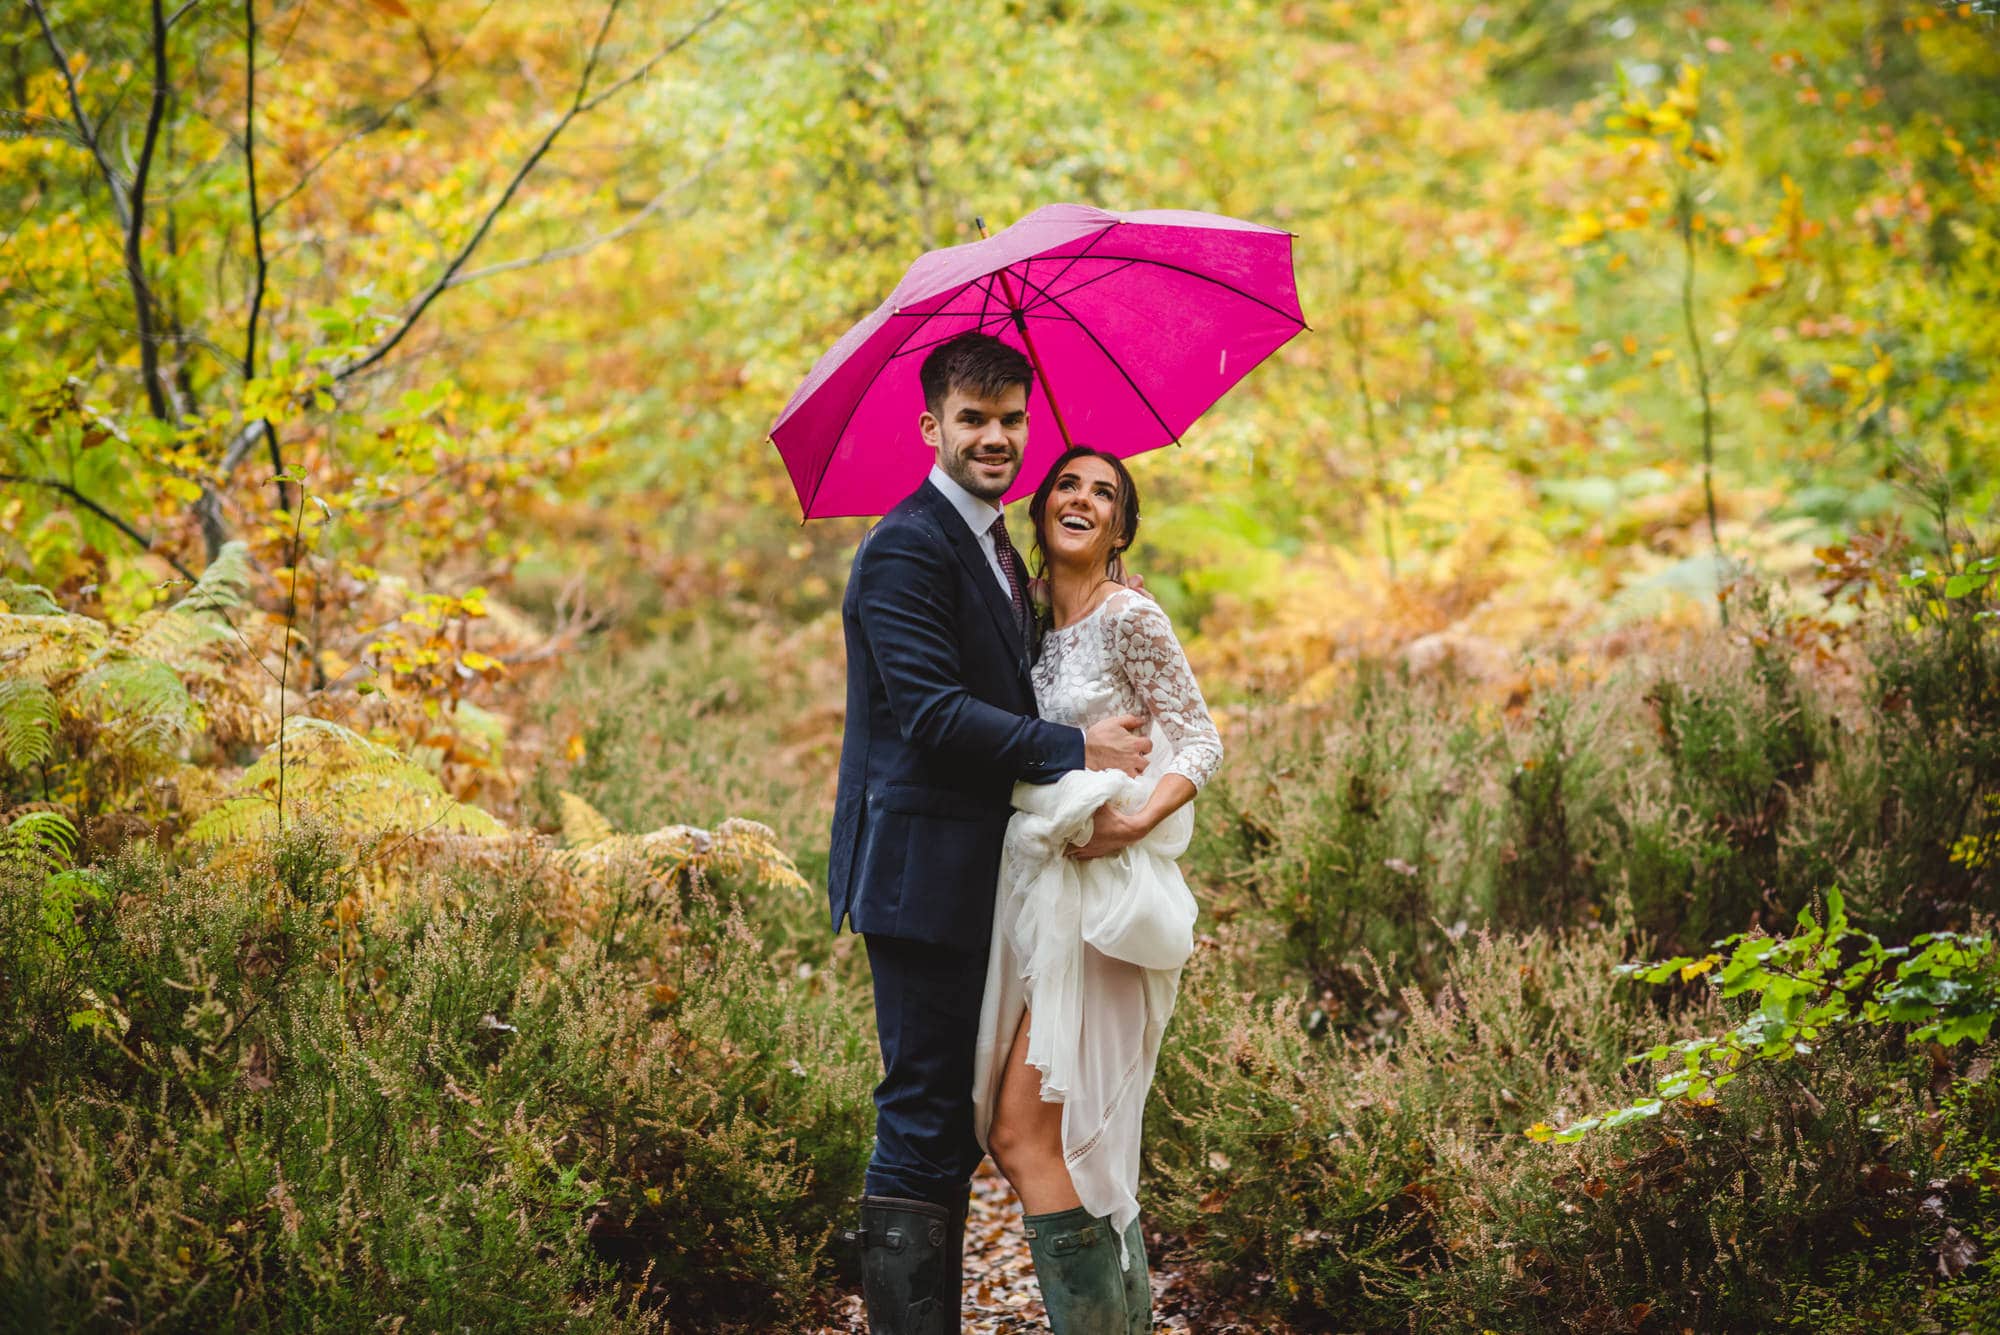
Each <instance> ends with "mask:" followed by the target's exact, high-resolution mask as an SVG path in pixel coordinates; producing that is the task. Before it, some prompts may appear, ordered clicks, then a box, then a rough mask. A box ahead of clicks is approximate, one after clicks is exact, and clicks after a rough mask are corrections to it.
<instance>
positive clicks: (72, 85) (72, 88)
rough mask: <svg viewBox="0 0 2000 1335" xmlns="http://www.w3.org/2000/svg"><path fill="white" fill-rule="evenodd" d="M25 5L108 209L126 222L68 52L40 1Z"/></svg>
mask: <svg viewBox="0 0 2000 1335" xmlns="http://www.w3.org/2000/svg"><path fill="white" fill-rule="evenodd" d="M28 8H29V9H32V10H34V11H35V21H36V22H38V23H39V24H41V27H42V40H43V42H45V43H46V44H47V45H48V48H49V57H50V59H52V60H53V61H55V66H56V68H57V69H59V70H61V71H62V77H63V87H64V88H66V89H68V90H69V111H70V115H71V116H73V117H75V119H76V129H77V133H78V134H80V135H82V136H83V143H84V147H86V148H88V149H89V150H90V156H91V157H92V158H94V159H95V160H96V162H97V170H98V171H99V172H101V173H103V176H104V184H105V186H106V187H107V188H108V189H109V190H110V191H111V209H112V212H113V213H115V214H117V216H118V225H119V226H120V227H124V226H125V225H126V218H127V215H126V211H125V187H124V186H123V185H122V184H121V183H120V182H119V180H118V173H117V172H115V171H113V170H111V162H110V160H109V159H107V158H106V157H105V156H104V148H103V145H101V144H100V143H99V142H98V139H97V127H96V126H94V125H92V124H91V123H90V116H89V115H88V114H87V113H86V112H85V111H84V109H83V97H82V95H81V94H80V93H79V92H78V91H77V87H76V75H75V74H74V73H73V72H72V71H71V70H70V67H69V53H68V52H67V51H64V50H63V47H62V43H61V42H59V41H57V40H56V30H55V29H54V28H53V27H51V26H49V16H48V14H47V13H46V12H45V11H44V10H43V9H42V0H28Z"/></svg>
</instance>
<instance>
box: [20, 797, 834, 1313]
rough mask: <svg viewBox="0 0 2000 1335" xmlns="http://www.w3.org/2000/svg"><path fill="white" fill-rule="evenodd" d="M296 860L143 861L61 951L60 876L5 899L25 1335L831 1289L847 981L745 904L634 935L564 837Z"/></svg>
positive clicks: (675, 901) (656, 896) (751, 1298)
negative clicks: (465, 862)
mask: <svg viewBox="0 0 2000 1335" xmlns="http://www.w3.org/2000/svg"><path fill="white" fill-rule="evenodd" d="M275 863H276V868H277V875H276V876H275V877H273V878H271V879H265V878H261V877H256V876H245V875H240V874H237V875H231V874H226V873H223V872H220V871H213V870H203V869H199V868H190V869H181V870H176V869H173V868H170V867H168V866H167V865H166V864H165V863H163V862H162V861H161V860H160V859H159V858H158V857H157V856H156V855H152V854H148V853H141V852H132V853H128V854H127V855H126V856H125V857H123V858H122V859H121V860H119V861H118V862H116V863H114V864H112V865H111V866H110V867H108V868H105V869H104V870H103V873H102V877H101V882H102V885H103V887H104V888H105V890H106V892H107V893H106V894H105V895H104V896H102V897H95V896H92V897H87V898H86V899H84V900H81V901H79V902H78V904H77V906H76V907H75V909H74V911H73V915H72V916H73V924H72V925H73V926H74V928H75V930H74V932H72V933H71V934H70V935H69V936H68V937H67V938H65V939H61V940H58V939H57V938H56V937H55V936H54V935H52V934H51V932H50V927H49V923H48V922H47V920H46V916H45V914H44V913H43V912H42V911H41V908H42V906H41V905H40V904H39V903H38V902H37V901H38V900H39V899H40V898H41V897H42V895H43V892H44V887H43V886H42V885H41V884H40V883H39V880H38V878H36V877H33V876H27V875H22V874H18V873H15V874H11V875H10V877H9V879H8V881H7V883H6V884H5V886H4V887H0V889H3V890H4V893H0V958H5V959H6V960H7V961H8V964H7V966H6V968H7V973H6V977H5V980H4V985H0V1018H4V1021H5V1024H4V1029H5V1032H6V1035H7V1037H6V1038H5V1039H4V1040H0V1043H4V1044H5V1047H4V1048H0V1053H4V1059H5V1060H4V1065H0V1099H4V1105H0V1106H5V1107H6V1108H7V1109H8V1110H9V1111H8V1113H7V1114H6V1116H5V1121H4V1123H0V1149H4V1164H5V1167H4V1169H0V1199H4V1202H5V1208H4V1210H0V1221H4V1222H0V1289H5V1290H6V1291H7V1292H9V1293H10V1294H12V1295H16V1296H17V1302H16V1308H17V1310H18V1311H20V1312H21V1313H23V1314H24V1318H23V1319H24V1320H25V1321H26V1322H27V1323H28V1326H29V1327H31V1328H76V1329H91V1328H97V1327H104V1328H121V1329H122V1328H126V1327H130V1326H140V1325H152V1324H158V1325H161V1326H166V1327H172V1328H182V1329H209V1328H219V1327H229V1328H248V1329H295V1328H296V1329H305V1328H315V1329H318V1328H354V1327H357V1326H366V1325H368V1324H370V1323H372V1322H373V1321H374V1320H375V1319H376V1318H377V1317H379V1316H381V1315H382V1314H384V1313H392V1312H393V1313H400V1314H404V1315H406V1316H407V1317H408V1318H409V1320H410V1321H411V1322H412V1323H413V1325H415V1326H416V1327H418V1328H424V1329H444V1328H454V1329H455V1328H458V1327H460V1326H464V1325H483V1326H490V1327H494V1328H499V1329H507V1330H529V1329H535V1330H540V1329H547V1328H550V1327H555V1326H562V1327H564V1328H575V1329H598V1328H603V1329H612V1328H619V1329H622V1328H626V1327H628V1326H632V1325H635V1324H636V1325H640V1326H644V1325H647V1324H657V1323H658V1321H660V1320H661V1319H662V1318H664V1319H670V1320H675V1321H678V1320H680V1319H682V1318H684V1317H691V1316H695V1315H699V1316H700V1318H701V1319H703V1320H705V1321H716V1320H723V1321H732V1322H735V1323H737V1324H738V1325H740V1326H741V1327H742V1328H746V1329H768V1328H770V1327H771V1325H772V1324H773V1323H776V1324H778V1325H783V1324H785V1323H786V1322H787V1321H790V1320H792V1319H793V1318H795V1317H797V1316H798V1315H799V1314H800V1313H801V1312H802V1311H804V1310H806V1309H808V1308H810V1307H811V1306H812V1303H813V1299H812V1292H813V1288H814V1280H815V1279H816V1277H818V1276H819V1275H821V1274H822V1273H823V1271H824V1268H825V1267H826V1266H827V1265H828V1264H829V1262H828V1260H827V1257H826V1255H825V1245H826V1240H827V1238H828V1237H829V1235H830V1234H831V1232H832V1230H833V1229H834V1227H835V1226H836V1224H837V1223H838V1222H842V1216H844V1215H845V1213H846V1210H845V1208H844V1206H843V1204H842V1202H843V1201H844V1200H845V1199H846V1198H848V1197H851V1195H852V1194H853V1193H854V1191H855V1190H856V1189H857V1187H858V1184H859V1178H860V1172H861V1168H862V1165H863V1163H864V1160H865V1157H866V1152H867V1137H868V1132H869V1129H870V1125H871V1122H870V1117H869V1111H870V1110H869V1106H868V1099H867V1089H868V1085H869V1084H870V1082H871V1081H872V1078H873V1073H874V1054H873V1049H872V1046H871V1045H870V1044H869V1043H868V1041H867V1036H866V1033H865V1030H864V1029H862V1028H861V1027H860V1026H859V1025H858V1024H857V1023H856V1021H855V1019H854V1017H853V1011H854V1008H853V1006H852V1005H851V1004H850V1002H849V1000H848V998H847V997H846V996H845V995H844V993H843V991H842V989H841V987H840V985H839V983H838V981H837V980H836V979H835V978H834V977H832V976H831V975H829V974H826V973H813V974H811V975H810V976H808V977H803V978H802V977H799V976H798V975H797V971H796V970H790V969H780V968H777V967H774V966H773V965H772V964H771V963H770V961H769V960H768V959H767V958H766V957H765V954H764V952H763V949H762V946H761V943H760V942H759V941H758V940H757V939H756V938H755V937H754V936H753V935H752V934H751V933H750V931H749V929H748V928H747V926H746V925H745V919H744V916H743V913H742V911H741V908H740V907H738V905H737V900H738V899H740V898H741V897H743V894H744V891H746V890H747V889H748V887H739V886H735V885H730V884H727V883H724V882H723V881H721V880H720V879H717V878H710V879H709V881H708V883H707V885H706V886H703V885H696V886H694V887H693V888H692V889H691V890H688V891H687V892H686V893H670V894H662V893H657V892H655V893H648V894H641V895H634V896H628V897H627V898H628V900H630V901H632V902H636V903H637V904H638V908H636V909H635V910H632V911H628V912H627V913H626V914H625V915H624V916H623V917H622V918H620V919H615V920H614V918H613V915H612V914H611V913H610V912H609V910H610V907H611V905H612V904H613V903H614V902H615V900H616V898H617V896H618V886H617V880H618V878H617V877H616V876H615V875H608V876H606V877H604V878H600V879H599V880H590V879H584V878H579V877H577V876H575V875H572V874H569V873H568V872H566V871H565V870H564V868H563V867H562V866H561V864H560V863H556V862H552V861H551V860H550V859H549V856H548V852H547V849H546V846H538V845H523V847H522V850H521V856H520V857H519V858H518V859H516V860H515V861H513V862H512V863H508V864H505V865H497V866H486V867H481V868H470V867H468V868H459V869H456V870H448V871H446V872H444V873H442V874H438V875H435V876H433V877H431V878H429V879H427V880H425V881H423V882H421V883H418V884H413V885H409V886H406V887H404V888H403V889H402V890H401V891H400V892H398V893H395V894H392V895H387V896H384V895H382V893H381V891H380V889H379V888H376V889H372V890H364V888H363V887H362V886H361V885H360V884H359V883H358V882H357V881H356V880H355V875H354V872H353V870H352V869H351V868H349V867H347V866H345V865H344V864H343V863H342V861H341V859H340V850H339V848H338V847H337V846H336V845H335V844H334V843H333V842H332V840H331V839H330V838H329V837H328V836H327V835H326V834H325V833H323V832H318V831H314V830H310V829H307V830H301V831H295V832H293V833H291V834H288V835H287V839H286V842H285V844H284V845H283V846H282V847H281V848H280V849H279V850H278V851H277V856H276V858H275ZM635 874H636V873H635ZM281 886H282V893H280V892H278V891H279V887H281ZM783 893H786V894H798V893H799V892H798V891H796V890H786V891H784V892H783ZM600 932H601V935H600Z"/></svg>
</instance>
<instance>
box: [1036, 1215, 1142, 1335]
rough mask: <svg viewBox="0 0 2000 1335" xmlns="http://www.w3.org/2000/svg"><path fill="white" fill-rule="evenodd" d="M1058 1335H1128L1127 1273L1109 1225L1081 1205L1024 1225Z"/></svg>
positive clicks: (1130, 1327) (1044, 1300)
mask: <svg viewBox="0 0 2000 1335" xmlns="http://www.w3.org/2000/svg"><path fill="white" fill-rule="evenodd" d="M1021 1223H1022V1232H1024V1233H1026V1234H1027V1237H1028V1251H1029V1252H1030V1253H1031V1254H1033V1256H1034V1258H1035V1278H1036V1279H1037V1280H1039V1281H1040V1282H1041V1286H1042V1304H1043V1306H1045V1307H1047V1308H1048V1309H1049V1329H1050V1330H1051V1331H1053V1332H1055V1335H1126V1332H1127V1331H1128V1330H1130V1329H1132V1328H1133V1327H1132V1326H1131V1325H1130V1318H1129V1316H1128V1315H1127V1312H1126V1288H1125V1286H1126V1273H1125V1271H1123V1270H1121V1269H1120V1268H1119V1265H1118V1238H1117V1235H1116V1234H1114V1233H1113V1232H1112V1231H1111V1225H1110V1224H1109V1223H1108V1222H1107V1221H1105V1220H1103V1219H1100V1218H1098V1217H1097V1216H1096V1215H1093V1214H1092V1213H1090V1211H1088V1210H1086V1209H1084V1208H1083V1207H1082V1206H1081V1205H1079V1206H1077V1207H1076V1208H1075V1209H1073V1210H1062V1211H1058V1212H1057V1213H1055V1214H1031V1215H1028V1216H1026V1217H1025V1218H1023V1219H1022V1221H1021Z"/></svg>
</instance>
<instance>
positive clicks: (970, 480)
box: [938, 444, 1028, 505]
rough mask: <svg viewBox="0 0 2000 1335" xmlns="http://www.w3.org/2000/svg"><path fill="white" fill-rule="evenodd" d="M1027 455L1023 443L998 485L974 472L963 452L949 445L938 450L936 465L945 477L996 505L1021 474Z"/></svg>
mask: <svg viewBox="0 0 2000 1335" xmlns="http://www.w3.org/2000/svg"><path fill="white" fill-rule="evenodd" d="M1027 457H1028V452H1027V447H1026V445H1025V444H1024V445H1023V446H1022V448H1021V450H1020V452H1019V453H1017V454H1016V455H1015V456H1014V467H1013V468H1012V469H1011V470H1009V471H1008V473H1007V480H1006V481H1004V482H1002V483H1000V484H999V485H998V486H995V485H994V484H993V483H991V482H988V481H986V480H985V479H983V478H981V477H979V476H978V475H977V474H976V473H974V472H973V470H972V463H971V460H970V458H968V456H967V455H966V454H965V453H962V452H960V451H958V450H953V449H951V448H949V447H946V448H944V449H940V450H939V451H938V467H940V468H942V469H944V475H945V476H946V477H948V478H950V479H951V480H952V481H953V482H956V483H957V484H958V485H959V486H961V487H964V488H965V489H966V490H967V491H968V492H970V493H971V494H972V495H974V496H977V497H978V498H979V499H980V500H982V501H987V502H989V503H991V504H993V505H998V504H1000V498H1001V497H1002V496H1005V495H1006V494H1007V489H1008V488H1009V487H1011V486H1013V485H1014V479H1015V478H1018V477H1019V476H1021V464H1022V462H1023V461H1025V460H1026V459H1027Z"/></svg>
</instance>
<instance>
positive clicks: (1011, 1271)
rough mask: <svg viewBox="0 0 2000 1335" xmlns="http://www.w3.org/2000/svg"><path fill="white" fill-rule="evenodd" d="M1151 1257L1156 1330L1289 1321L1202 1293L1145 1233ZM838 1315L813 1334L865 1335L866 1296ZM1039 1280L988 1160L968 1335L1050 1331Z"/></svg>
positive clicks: (968, 1260)
mask: <svg viewBox="0 0 2000 1335" xmlns="http://www.w3.org/2000/svg"><path fill="white" fill-rule="evenodd" d="M1147 1251H1148V1253H1149V1254H1151V1258H1152V1261H1153V1267H1152V1279H1153V1329H1154V1330H1155V1331H1162V1332H1194V1331H1200V1332H1202V1335H1249V1332H1253V1331H1254V1332H1259V1333H1260V1335H1265V1333H1270V1335H1281V1333H1282V1332H1284V1331H1286V1330H1288V1329H1289V1327H1286V1326H1283V1325H1277V1324H1270V1323H1268V1322H1265V1321H1258V1320H1254V1319H1251V1318H1246V1317H1244V1316H1243V1315H1241V1314H1240V1313H1237V1312H1235V1311H1231V1310H1227V1309H1226V1308H1225V1307H1223V1306H1220V1305H1218V1304H1216V1303H1215V1302H1214V1301H1213V1300H1211V1299H1209V1298H1208V1297H1207V1296H1206V1295H1203V1294H1201V1293H1198V1292H1197V1291H1196V1290H1195V1288H1194V1287H1193V1285H1191V1284H1190V1283H1189V1282H1188V1280H1187V1278H1186V1276H1185V1275H1184V1274H1183V1272H1182V1271H1181V1269H1180V1268H1179V1267H1178V1266H1169V1265H1166V1264H1164V1263H1163V1262H1162V1261H1161V1259H1160V1257H1159V1255H1158V1251H1159V1246H1158V1244H1157V1243H1155V1242H1153V1241H1151V1240H1150V1239H1149V1240H1148V1244H1147ZM838 1311H839V1316H838V1319H837V1320H836V1321H835V1322H834V1323H833V1324H832V1325H828V1326H821V1327H818V1328H817V1329H816V1330H814V1331H813V1332H812V1333H811V1335H866V1332H867V1330H868V1322H867V1320H866V1318H865V1316H864V1314H863V1312H862V1307H861V1295H860V1294H858V1293H852V1294H846V1295H844V1296H843V1297H842V1299H841V1301H840V1305H839V1309H838ZM1048 1328H1049V1326H1048V1315H1047V1313H1046V1312H1045V1311H1044V1309H1043V1307H1042V1291H1041V1286H1040V1285H1038V1284H1037V1283H1036V1282H1035V1263H1034V1261H1033V1259H1032V1258H1031V1257H1030V1256H1029V1254H1028V1240H1027V1239H1026V1238H1025V1237H1023V1236H1022V1235H1021V1200H1020V1197H1018V1196H1016V1195H1015V1194H1014V1189H1013V1188H1012V1187H1010V1186H1008V1185H1007V1179H1006V1178H1004V1177H1002V1176H1000V1174H999V1172H998V1171H997V1170H995V1168H994V1167H993V1161H992V1160H991V1159H988V1160H986V1161H984V1162H982V1163H981V1164H980V1165H979V1173H978V1175H977V1176H976V1177H974V1178H973V1180H972V1210H971V1213H970V1214H969V1215H968V1216H967V1217H966V1222H965V1308H964V1317H963V1325H962V1327H961V1329H962V1332H963V1335H1042V1333H1043V1332H1046V1331H1047V1330H1048Z"/></svg>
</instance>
